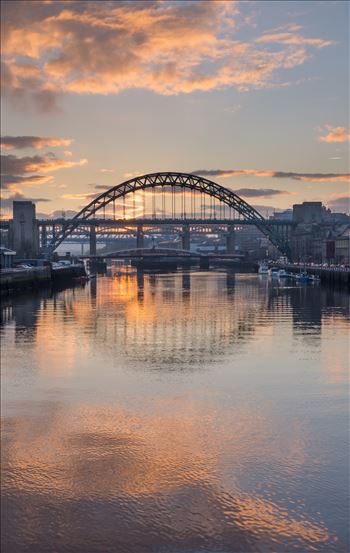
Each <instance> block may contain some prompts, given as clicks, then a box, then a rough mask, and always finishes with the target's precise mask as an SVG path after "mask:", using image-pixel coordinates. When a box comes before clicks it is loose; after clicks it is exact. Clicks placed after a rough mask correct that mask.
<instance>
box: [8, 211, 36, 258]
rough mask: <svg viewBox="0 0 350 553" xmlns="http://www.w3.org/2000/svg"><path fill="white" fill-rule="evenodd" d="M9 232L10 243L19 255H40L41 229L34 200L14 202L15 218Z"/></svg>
mask: <svg viewBox="0 0 350 553" xmlns="http://www.w3.org/2000/svg"><path fill="white" fill-rule="evenodd" d="M9 234H10V240H9V243H10V245H11V247H12V248H13V249H14V250H15V251H16V255H17V257H19V258H25V259H33V258H35V257H37V256H38V254H39V229H38V222H37V220H36V214H35V204H34V203H33V202H30V201H14V202H13V219H12V221H11V224H10V232H9Z"/></svg>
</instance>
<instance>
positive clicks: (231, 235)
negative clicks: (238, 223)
mask: <svg viewBox="0 0 350 553" xmlns="http://www.w3.org/2000/svg"><path fill="white" fill-rule="evenodd" d="M235 246H236V235H235V227H234V226H233V225H229V226H228V227H227V234H226V253H231V254H233V253H235Z"/></svg>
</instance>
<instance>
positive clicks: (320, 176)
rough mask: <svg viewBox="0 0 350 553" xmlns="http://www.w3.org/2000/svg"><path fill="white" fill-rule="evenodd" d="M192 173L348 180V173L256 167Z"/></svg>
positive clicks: (212, 175)
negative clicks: (272, 169)
mask: <svg viewBox="0 0 350 553" xmlns="http://www.w3.org/2000/svg"><path fill="white" fill-rule="evenodd" d="M192 174H194V175H201V176H203V177H219V178H220V177H224V178H225V177H238V176H252V177H270V178H277V179H292V180H297V181H303V182H349V179H350V173H294V172H291V171H271V170H265V169H264V170H257V169H197V170H196V171H192Z"/></svg>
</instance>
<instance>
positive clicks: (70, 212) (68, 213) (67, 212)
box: [36, 209, 78, 219]
mask: <svg viewBox="0 0 350 553" xmlns="http://www.w3.org/2000/svg"><path fill="white" fill-rule="evenodd" d="M77 213H78V212H77V211H75V210H74V209H57V210H55V211H52V212H51V213H44V212H38V213H37V214H36V216H37V218H38V219H57V218H59V217H63V216H64V217H65V218H66V219H72V218H73V217H74V215H76V214H77Z"/></svg>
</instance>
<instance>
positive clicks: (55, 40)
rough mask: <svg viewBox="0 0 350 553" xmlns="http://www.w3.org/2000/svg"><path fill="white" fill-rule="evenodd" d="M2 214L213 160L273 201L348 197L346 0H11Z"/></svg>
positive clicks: (43, 210) (6, 8) (79, 201)
mask: <svg viewBox="0 0 350 553" xmlns="http://www.w3.org/2000/svg"><path fill="white" fill-rule="evenodd" d="M1 21H2V39H1V51H2V66H1V72H2V112H1V113H2V123H1V137H2V138H1V156H2V161H1V173H2V174H1V181H2V216H3V217H9V215H10V214H11V210H12V201H13V200H14V199H15V200H16V199H32V200H33V201H35V202H36V204H37V212H38V213H39V215H45V216H53V215H57V214H61V212H62V210H64V211H65V212H66V213H67V214H68V216H69V215H70V214H73V213H74V212H76V211H77V210H79V209H81V208H82V207H83V206H84V205H86V204H87V203H89V201H91V199H92V198H93V197H94V196H95V195H98V194H100V193H101V191H103V190H104V189H108V188H109V187H112V186H115V185H117V184H119V183H121V182H123V181H125V180H126V179H128V178H130V177H132V176H137V175H142V174H146V173H151V172H157V171H178V172H189V173H195V174H198V175H202V176H205V177H206V178H209V179H211V180H213V181H214V182H217V183H218V184H222V185H223V186H226V187H227V188H230V189H231V190H233V191H235V192H237V193H238V194H239V195H241V196H242V197H243V198H244V199H245V200H246V201H248V202H249V203H250V204H252V205H253V206H255V207H257V208H258V209H259V210H260V211H261V212H262V213H264V214H266V212H267V211H269V210H270V211H272V210H283V209H287V208H289V207H291V206H292V205H293V204H295V203H300V202H303V201H322V202H323V203H324V204H325V205H326V206H327V207H330V208H331V209H332V210H333V211H341V212H345V211H346V212H349V207H350V206H349V69H348V68H349V33H348V28H349V4H348V3H347V2H342V1H325V2H318V1H310V2H308V1H307V2H302V1H297V2H287V1H281V2H280V1H271V2H270V1H266V2H265V1H259V2H253V1H246V2H234V1H229V2H227V1H224V0H220V1H207V0H205V1H194V2H192V1H186V2H185V1H166V0H164V1H163V0H160V1H152V0H147V1H118V2H113V1H107V2H105V1H103V0H98V1H96V2H95V1H93V0H89V1H83V0H80V1H78V2H77V1H74V0H65V1H64V2H61V1H50V0H42V1H40V2H36V1H28V2H27V1H25V0H22V1H20V2H17V1H16V0H10V1H6V0H5V1H3V2H2V17H1Z"/></svg>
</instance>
